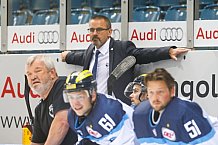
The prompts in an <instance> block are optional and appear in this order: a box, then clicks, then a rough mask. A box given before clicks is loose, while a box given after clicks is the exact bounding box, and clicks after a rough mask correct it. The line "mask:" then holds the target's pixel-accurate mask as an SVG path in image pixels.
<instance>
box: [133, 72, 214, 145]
mask: <svg viewBox="0 0 218 145" xmlns="http://www.w3.org/2000/svg"><path fill="white" fill-rule="evenodd" d="M145 85H146V87H147V93H148V100H149V101H145V102H142V103H141V104H139V105H138V107H137V108H136V109H135V111H134V114H133V122H134V127H135V133H136V136H137V138H138V141H139V142H140V144H142V145H147V144H164V145H178V144H179V145H186V144H190V145H196V144H201V145H217V144H218V133H217V131H216V130H215V128H214V126H213V125H212V123H211V121H210V119H209V117H208V116H207V115H206V114H205V113H204V111H203V110H202V109H201V107H200V106H199V105H198V104H197V103H194V102H191V101H187V100H182V99H179V98H178V97H175V96H174V94H175V80H174V78H173V77H172V76H171V75H170V74H169V73H168V72H167V71H166V70H165V69H162V68H157V69H155V71H154V72H151V73H149V74H148V75H147V76H146V79H145Z"/></svg>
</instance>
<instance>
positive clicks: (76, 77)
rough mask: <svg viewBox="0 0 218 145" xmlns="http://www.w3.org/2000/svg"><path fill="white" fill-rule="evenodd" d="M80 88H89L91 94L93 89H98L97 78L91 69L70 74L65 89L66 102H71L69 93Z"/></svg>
mask: <svg viewBox="0 0 218 145" xmlns="http://www.w3.org/2000/svg"><path fill="white" fill-rule="evenodd" d="M80 90H88V92H89V95H90V96H91V93H92V91H93V90H97V83H96V80H94V78H93V75H92V73H91V72H90V71H89V70H84V71H82V72H72V73H71V74H69V75H68V77H67V79H66V83H65V85H64V91H63V97H64V102H66V103H68V102H69V99H68V95H67V94H68V93H70V92H76V91H80Z"/></svg>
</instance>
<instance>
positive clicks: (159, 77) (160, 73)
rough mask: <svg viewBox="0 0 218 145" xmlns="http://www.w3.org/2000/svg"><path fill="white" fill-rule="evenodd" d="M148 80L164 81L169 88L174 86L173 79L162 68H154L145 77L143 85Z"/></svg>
mask: <svg viewBox="0 0 218 145" xmlns="http://www.w3.org/2000/svg"><path fill="white" fill-rule="evenodd" d="M149 81H164V82H165V83H166V85H167V87H168V88H169V89H172V88H173V87H174V86H175V79H174V78H173V77H172V76H171V74H170V73H169V72H167V71H166V70H165V69H164V68H156V69H155V70H154V71H153V72H151V73H148V75H147V76H146V77H145V86H147V83H148V82H149Z"/></svg>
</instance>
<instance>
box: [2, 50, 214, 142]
mask: <svg viewBox="0 0 218 145" xmlns="http://www.w3.org/2000/svg"><path fill="white" fill-rule="evenodd" d="M48 55H51V56H52V58H53V60H54V61H55V66H56V68H57V72H58V74H59V75H68V74H69V73H70V72H72V71H75V70H81V67H78V66H73V65H68V64H66V63H64V62H59V55H60V54H48ZM28 56H30V55H22V54H20V55H8V54H5V55H0V66H1V71H0V72H1V77H0V106H1V109H0V144H21V142H22V128H21V127H22V125H23V124H25V123H26V122H28V121H29V117H28V113H27V108H26V104H25V99H24V95H23V92H24V66H25V62H26V58H27V57H28ZM217 62H218V51H191V52H189V53H187V54H186V55H185V56H181V57H179V59H178V61H173V60H164V61H160V62H156V63H151V64H147V65H143V66H142V68H141V71H142V72H149V71H152V70H154V68H156V67H164V68H166V69H167V70H168V71H169V72H170V73H171V74H172V75H173V76H174V77H175V79H176V82H177V94H178V96H179V97H185V98H187V99H190V100H193V101H196V102H198V103H199V104H200V105H201V106H202V107H203V108H204V109H205V110H206V111H207V112H208V113H209V114H210V115H213V116H218V110H217V104H218V87H217V86H218V81H217V79H218V78H217V77H218V65H217ZM38 101H39V98H38V97H37V96H36V95H34V94H31V95H30V102H31V107H32V111H33V110H34V108H35V106H36V104H37V103H38Z"/></svg>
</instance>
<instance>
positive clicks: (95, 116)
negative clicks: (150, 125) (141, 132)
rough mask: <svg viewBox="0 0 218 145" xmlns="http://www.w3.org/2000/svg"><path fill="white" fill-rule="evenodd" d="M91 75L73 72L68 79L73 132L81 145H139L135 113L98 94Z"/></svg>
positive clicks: (66, 97) (66, 98) (69, 118)
mask: <svg viewBox="0 0 218 145" xmlns="http://www.w3.org/2000/svg"><path fill="white" fill-rule="evenodd" d="M96 88H97V84H96V81H95V80H94V79H93V76H92V73H91V72H90V71H88V70H84V71H82V72H80V73H78V72H74V73H72V74H70V75H69V76H68V78H67V79H66V84H65V90H64V98H65V102H69V103H70V105H71V109H70V110H69V112H68V122H69V125H70V128H71V129H72V130H74V131H75V132H77V133H78V143H77V144H79V145H96V144H101V145H136V142H135V141H136V136H135V133H134V130H133V123H132V113H133V109H132V108H131V107H130V106H128V105H126V104H124V103H121V101H118V100H116V99H115V98H114V97H112V96H108V95H104V94H98V93H96Z"/></svg>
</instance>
